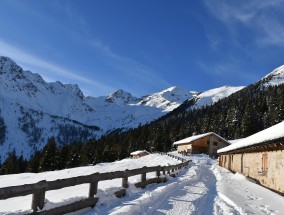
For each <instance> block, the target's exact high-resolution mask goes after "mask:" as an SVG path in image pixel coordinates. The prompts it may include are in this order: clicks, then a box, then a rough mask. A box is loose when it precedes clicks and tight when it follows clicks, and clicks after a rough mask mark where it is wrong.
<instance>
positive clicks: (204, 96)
mask: <svg viewBox="0 0 284 215" xmlns="http://www.w3.org/2000/svg"><path fill="white" fill-rule="evenodd" d="M243 88H244V87H243V86H241V87H232V86H223V87H219V88H215V89H211V90H207V91H204V92H203V93H200V94H198V95H197V96H196V98H195V100H196V103H195V104H194V105H193V107H192V108H195V109H196V108H200V107H202V106H206V105H211V104H213V103H215V102H217V101H218V100H220V99H223V98H225V97H228V96H229V95H231V94H233V93H235V92H237V91H239V90H241V89H243Z"/></svg>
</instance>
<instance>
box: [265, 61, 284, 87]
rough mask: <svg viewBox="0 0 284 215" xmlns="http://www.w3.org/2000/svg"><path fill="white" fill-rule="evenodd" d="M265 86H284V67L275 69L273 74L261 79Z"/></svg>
mask: <svg viewBox="0 0 284 215" xmlns="http://www.w3.org/2000/svg"><path fill="white" fill-rule="evenodd" d="M261 81H262V82H264V86H275V85H280V84H284V65H283V66H280V67H278V68H276V69H274V70H273V71H272V72H271V73H269V74H268V75H266V76H265V77H263V78H262V79H261Z"/></svg>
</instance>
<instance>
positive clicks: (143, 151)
mask: <svg viewBox="0 0 284 215" xmlns="http://www.w3.org/2000/svg"><path fill="white" fill-rule="evenodd" d="M145 152H146V153H148V154H149V152H147V151H146V150H139V151H135V152H131V153H130V155H139V154H142V153H145Z"/></svg>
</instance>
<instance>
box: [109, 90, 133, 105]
mask: <svg viewBox="0 0 284 215" xmlns="http://www.w3.org/2000/svg"><path fill="white" fill-rule="evenodd" d="M106 100H107V101H108V102H109V103H114V102H115V103H117V104H127V103H129V102H134V101H137V100H138V99H137V98H135V97H133V96H132V95H131V93H129V92H126V91H124V90H122V89H119V90H117V91H115V92H113V93H111V94H110V95H109V96H108V97H107V99H106Z"/></svg>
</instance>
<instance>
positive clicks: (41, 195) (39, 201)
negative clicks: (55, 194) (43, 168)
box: [32, 180, 46, 212]
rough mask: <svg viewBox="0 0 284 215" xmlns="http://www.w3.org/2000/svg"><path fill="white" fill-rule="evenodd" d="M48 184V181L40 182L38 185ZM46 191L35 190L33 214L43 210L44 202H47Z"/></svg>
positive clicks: (42, 189) (43, 189)
mask: <svg viewBox="0 0 284 215" xmlns="http://www.w3.org/2000/svg"><path fill="white" fill-rule="evenodd" d="M43 183H46V180H43V181H40V182H38V183H37V184H43ZM45 191H46V188H41V189H37V190H35V192H34V193H33V197H32V210H33V212H36V211H37V210H38V209H42V208H43V206H44V200H45Z"/></svg>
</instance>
